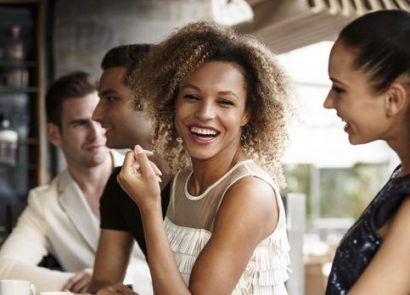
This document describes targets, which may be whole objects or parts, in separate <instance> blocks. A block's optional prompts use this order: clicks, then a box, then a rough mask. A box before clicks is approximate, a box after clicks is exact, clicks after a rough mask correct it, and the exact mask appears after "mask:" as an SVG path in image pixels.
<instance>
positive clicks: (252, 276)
mask: <svg viewBox="0 0 410 295" xmlns="http://www.w3.org/2000/svg"><path fill="white" fill-rule="evenodd" d="M191 175H192V171H184V172H181V173H178V174H177V175H176V176H175V177H174V181H173V185H172V191H171V198H170V203H169V206H168V209H167V216H166V218H165V221H164V223H165V230H166V232H167V236H168V239H169V241H170V245H171V248H172V251H173V253H174V257H175V260H176V262H177V265H178V267H179V270H180V272H181V274H182V276H183V278H184V280H185V282H186V284H188V282H189V277H190V275H191V271H192V267H193V266H194V264H195V261H196V258H197V257H198V255H199V254H200V253H201V251H202V249H203V248H204V247H205V245H206V243H207V242H208V240H209V239H210V238H211V235H212V232H213V230H214V222H215V217H216V215H217V212H218V209H219V206H220V204H221V202H222V201H223V198H224V195H225V193H226V191H227V190H228V189H229V188H230V187H231V186H232V185H233V184H234V183H236V182H237V181H238V180H240V179H242V178H244V177H258V178H259V179H261V180H262V181H265V182H266V183H268V184H269V185H270V186H271V187H272V188H273V190H274V191H275V194H276V201H277V203H278V207H279V221H278V225H277V227H276V229H275V230H274V231H273V232H272V234H271V235H270V236H268V237H267V238H266V239H264V240H263V241H261V242H260V243H259V245H257V247H256V249H255V250H254V252H253V254H252V256H251V258H250V259H249V262H248V265H247V266H246V268H245V270H244V273H243V274H242V276H241V278H240V280H239V282H238V283H237V285H236V287H235V289H234V290H233V293H232V294H234V295H239V294H240V295H243V294H252V295H258V294H259V295H263V294H275V295H287V294H288V293H287V291H286V288H285V281H286V280H287V278H288V265H289V255H288V251H289V244H288V239H287V234H286V218H285V210H284V207H283V204H282V200H281V198H280V194H279V190H278V189H277V187H276V185H275V183H274V182H273V180H272V179H271V177H269V175H268V174H266V173H265V172H264V171H263V170H262V169H261V168H260V167H259V166H257V165H256V164H255V163H254V162H253V161H252V160H245V161H241V162H239V163H237V164H236V165H235V166H234V167H233V168H232V169H230V170H229V171H228V172H227V173H226V174H225V175H224V176H222V177H221V178H220V179H219V180H217V181H216V182H215V183H214V184H212V185H211V186H209V187H208V188H207V189H206V190H205V192H203V193H202V194H201V195H199V196H193V195H191V194H189V192H188V189H187V183H188V181H189V179H190V177H191Z"/></svg>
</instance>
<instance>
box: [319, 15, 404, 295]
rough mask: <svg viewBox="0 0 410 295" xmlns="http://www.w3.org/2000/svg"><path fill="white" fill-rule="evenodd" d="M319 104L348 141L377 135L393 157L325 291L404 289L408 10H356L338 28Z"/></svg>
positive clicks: (329, 293) (343, 245)
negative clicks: (325, 93) (341, 124)
mask: <svg viewBox="0 0 410 295" xmlns="http://www.w3.org/2000/svg"><path fill="white" fill-rule="evenodd" d="M329 77H330V80H331V81H332V83H333V85H332V89H331V90H330V92H329V94H328V97H327V98H326V100H325V102H324V107H325V108H329V109H335V110H336V112H337V115H338V116H339V117H340V118H341V119H342V121H344V122H345V123H346V125H345V127H344V131H345V132H346V133H347V134H348V137H349V141H350V143H351V144H364V143H368V142H372V141H375V140H384V141H386V142H387V144H388V145H389V146H390V147H391V148H392V150H393V151H394V152H395V153H397V155H398V156H399V158H400V161H401V164H400V165H399V166H398V167H397V168H396V169H395V171H394V172H393V174H392V176H391V178H390V180H389V181H388V182H387V184H386V185H385V186H384V187H383V188H382V189H381V191H380V192H379V193H378V194H377V195H376V197H375V198H374V199H373V201H372V202H371V203H370V205H369V206H368V207H367V209H366V210H365V211H364V212H363V213H362V215H361V216H360V218H359V219H358V221H357V222H356V223H355V224H354V225H353V226H352V227H351V228H350V229H349V231H348V232H347V233H346V235H345V236H344V238H343V239H342V241H341V243H340V245H339V247H338V249H337V251H336V254H335V257H334V260H333V265H332V269H331V272H330V276H329V281H328V285H327V289H326V294H327V295H333V294H335V295H336V294H337V295H339V294H350V295H356V294H363V295H368V294H372V295H378V294H380V295H382V294H383V295H385V294H388V295H396V294H403V295H407V294H410V234H409V233H410V13H408V12H406V11H400V10H386V11H378V12H373V13H370V14H367V15H364V16H362V17H360V18H358V19H356V20H355V21H353V22H352V23H350V24H349V25H347V26H346V27H345V28H344V29H343V30H342V32H341V33H340V35H339V37H338V39H337V40H336V43H335V44H334V46H333V48H332V51H331V54H330V60H329Z"/></svg>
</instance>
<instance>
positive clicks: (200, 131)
mask: <svg viewBox="0 0 410 295" xmlns="http://www.w3.org/2000/svg"><path fill="white" fill-rule="evenodd" d="M191 132H192V133H196V134H200V135H216V134H217V132H216V131H215V130H211V129H204V128H198V127H191Z"/></svg>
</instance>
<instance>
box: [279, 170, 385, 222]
mask: <svg viewBox="0 0 410 295" xmlns="http://www.w3.org/2000/svg"><path fill="white" fill-rule="evenodd" d="M284 168H285V175H286V180H287V185H288V186H287V191H288V192H295V193H303V194H305V195H306V206H307V208H306V217H307V220H308V221H312V218H313V216H312V206H319V208H320V209H319V212H320V213H319V214H320V216H319V217H320V218H354V219H356V218H358V217H359V215H360V214H361V213H362V212H363V210H364V209H365V208H366V206H367V205H368V204H369V202H370V201H371V200H372V199H373V198H374V197H375V196H376V194H377V193H378V191H379V190H380V189H381V188H382V186H383V185H384V183H385V182H386V181H387V179H388V176H389V173H390V172H389V171H388V164H387V163H382V164H356V165H354V166H353V167H351V168H319V177H320V181H319V200H320V201H319V204H312V196H311V193H312V189H311V170H312V165H310V164H299V165H286V166H285V167H284Z"/></svg>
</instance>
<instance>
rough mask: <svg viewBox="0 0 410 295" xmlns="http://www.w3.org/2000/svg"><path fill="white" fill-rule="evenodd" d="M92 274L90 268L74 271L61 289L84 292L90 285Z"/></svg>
mask: <svg viewBox="0 0 410 295" xmlns="http://www.w3.org/2000/svg"><path fill="white" fill-rule="evenodd" d="M92 274H93V269H92V268H85V269H83V270H82V271H79V272H77V273H75V274H74V276H72V277H71V278H70V279H69V280H68V281H67V283H66V284H65V285H64V287H63V290H68V291H70V292H73V293H81V292H86V291H87V288H88V286H89V285H90V282H91V276H92Z"/></svg>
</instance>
